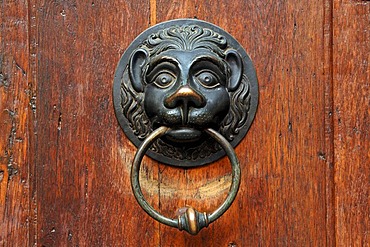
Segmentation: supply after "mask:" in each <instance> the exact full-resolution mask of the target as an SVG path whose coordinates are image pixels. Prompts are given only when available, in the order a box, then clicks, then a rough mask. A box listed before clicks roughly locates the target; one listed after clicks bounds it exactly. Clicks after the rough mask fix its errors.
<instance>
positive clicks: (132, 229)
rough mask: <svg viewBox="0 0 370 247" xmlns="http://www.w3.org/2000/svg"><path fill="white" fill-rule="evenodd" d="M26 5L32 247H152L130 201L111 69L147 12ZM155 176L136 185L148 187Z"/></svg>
mask: <svg viewBox="0 0 370 247" xmlns="http://www.w3.org/2000/svg"><path fill="white" fill-rule="evenodd" d="M33 2H34V3H33V4H35V5H36V9H37V15H36V25H37V30H38V33H37V37H38V40H37V43H38V49H37V53H38V54H37V56H38V66H37V105H36V111H37V118H38V121H37V133H38V134H37V139H36V152H35V153H36V156H37V157H36V161H35V162H36V167H37V169H36V177H37V205H38V206H37V212H38V213H37V216H38V219H37V227H38V228H37V245H39V246H136V245H137V244H138V243H140V245H142V246H150V245H152V244H153V245H158V241H159V238H158V237H157V228H158V223H156V222H153V221H152V220H151V219H150V218H149V216H147V215H146V214H145V212H144V211H142V210H141V209H139V206H138V205H137V203H136V201H135V199H134V196H133V194H132V192H131V187H130V180H129V171H130V169H129V168H130V164H131V162H132V159H133V155H134V151H135V150H136V149H134V147H133V145H132V144H130V142H129V141H128V140H127V139H126V138H125V137H124V134H123V132H122V130H121V129H120V127H119V125H118V123H117V121H116V118H115V116H114V111H113V104H112V84H113V77H114V72H115V68H116V65H117V63H118V60H119V58H120V56H121V55H122V54H123V52H124V50H125V48H126V47H127V46H128V45H129V44H130V42H131V41H132V40H133V39H134V38H135V37H136V36H137V35H138V34H139V32H140V30H143V29H146V28H147V27H148V25H149V2H148V1H125V0H122V1H88V2H87V1H78V2H77V1H33ZM149 164H150V161H149ZM157 169H158V168H157V166H155V167H153V168H152V170H146V171H143V172H142V176H143V177H145V176H147V177H152V176H153V175H152V174H154V175H155V174H157V173H158V172H157ZM153 170H154V171H153ZM155 192H156V193H155V194H154V195H153V199H152V200H153V204H156V201H157V203H158V199H156V198H157V197H156V195H157V191H155ZM149 196H151V195H150V194H149Z"/></svg>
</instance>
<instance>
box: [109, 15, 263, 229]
mask: <svg viewBox="0 0 370 247" xmlns="http://www.w3.org/2000/svg"><path fill="white" fill-rule="evenodd" d="M113 97H114V107H115V112H116V116H117V119H118V121H119V124H120V125H121V127H122V129H123V131H124V132H125V134H126V135H127V136H128V138H129V139H130V140H131V141H132V142H133V143H134V144H135V145H136V146H137V147H138V151H137V153H136V155H135V158H134V161H133V164H132V168H131V185H132V189H133V192H134V195H135V197H136V199H137V201H138V203H139V204H140V206H141V207H142V208H143V209H144V210H145V211H146V212H147V213H148V214H149V215H150V216H152V217H153V218H154V219H156V220H158V221H160V222H161V223H163V224H166V225H169V226H172V227H176V228H178V229H180V230H186V231H187V232H189V233H190V234H197V233H198V232H199V231H200V229H202V228H203V227H207V226H208V224H210V223H212V222H213V221H215V220H216V219H217V218H218V217H220V216H221V215H222V214H223V213H224V212H225V211H226V210H227V209H228V208H229V207H230V205H231V203H232V202H233V200H234V198H235V196H236V194H237V191H238V189H239V183H240V167H239V161H238V159H237V157H236V154H235V151H234V148H233V147H235V146H236V145H237V144H238V143H239V142H240V141H241V139H242V138H243V137H244V136H245V134H246V133H247V131H248V129H249V127H250V125H251V123H252V121H253V118H254V115H255V113H256V109H257V103H258V83H257V77H256V73H255V70H254V67H253V64H252V61H251V60H250V58H249V56H248V55H247V53H246V52H245V51H244V49H243V48H242V47H241V46H240V44H239V43H238V42H237V41H236V40H235V39H234V38H233V37H232V36H231V35H230V34H228V33H226V32H225V31H224V30H222V29H221V28H219V27H217V26H215V25H213V24H210V23H207V22H204V21H199V20H193V19H180V20H173V21H168V22H164V23H160V24H158V25H156V26H153V27H151V28H149V29H147V30H146V31H144V32H143V33H142V34H140V35H139V36H138V37H137V38H136V39H135V40H134V41H133V42H132V43H131V45H130V46H129V47H128V48H127V50H126V51H125V53H124V54H123V56H122V58H121V60H120V62H119V64H118V67H117V70H116V74H115V79H114V88H113ZM145 154H147V155H149V156H150V157H151V158H153V159H155V160H157V161H159V162H162V163H165V164H169V165H173V166H180V167H194V166H200V165H204V164H207V163H211V162H213V161H216V160H217V159H219V158H221V157H223V156H225V154H226V155H227V156H228V157H229V160H230V163H231V167H232V176H233V177H232V183H231V188H230V190H229V193H228V195H227V198H226V200H225V202H224V203H223V204H222V205H221V206H220V207H219V208H218V209H217V210H216V211H214V212H212V213H200V212H198V211H196V210H195V209H193V208H191V207H188V208H187V209H186V211H185V212H184V213H183V214H182V215H180V216H179V217H178V218H175V219H171V218H168V217H166V216H163V215H161V214H160V213H159V212H157V211H156V210H155V209H154V208H153V207H152V206H150V205H149V204H148V202H147V201H146V200H145V198H144V196H143V193H142V192H141V188H140V184H139V169H140V163H141V160H142V158H143V156H144V155H145Z"/></svg>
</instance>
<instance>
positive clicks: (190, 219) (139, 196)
mask: <svg viewBox="0 0 370 247" xmlns="http://www.w3.org/2000/svg"><path fill="white" fill-rule="evenodd" d="M169 130H170V128H168V127H165V126H162V127H159V128H158V129H156V130H154V131H153V132H152V133H151V134H150V135H149V136H148V137H147V138H146V139H145V140H144V141H143V142H142V143H141V145H140V147H139V148H138V150H137V152H136V154H135V158H134V161H133V164H132V167H131V187H132V190H133V192H134V195H135V198H136V200H137V202H138V203H139V205H140V206H141V208H142V209H144V211H145V212H146V213H147V214H149V215H150V216H151V217H152V218H154V219H155V220H157V221H159V222H161V223H163V224H165V225H168V226H171V227H175V228H178V229H179V230H185V231H187V232H188V233H190V234H192V235H196V234H197V233H198V232H199V231H200V230H201V229H202V228H204V227H207V226H208V225H209V224H210V223H212V222H213V221H215V220H217V219H218V218H219V217H220V216H221V215H223V214H224V213H225V211H226V210H227V209H228V208H229V207H230V206H231V204H232V202H233V201H234V199H235V197H236V194H237V193H238V190H239V185H240V166H239V161H238V158H237V156H236V154H235V151H234V149H233V147H232V146H231V144H230V143H229V142H228V141H227V140H226V139H225V138H224V137H223V136H222V135H221V134H219V133H218V132H217V131H215V130H213V129H211V128H208V129H205V132H207V133H208V134H209V135H210V136H211V137H212V138H214V139H215V140H216V141H217V142H218V143H219V144H220V145H221V146H222V148H223V149H224V150H225V152H226V154H227V155H228V157H229V160H230V163H231V168H232V183H231V187H230V190H229V193H228V195H227V197H226V199H225V201H224V202H223V203H222V204H221V206H219V207H218V208H217V209H216V210H215V211H213V212H212V213H210V214H208V213H206V212H204V213H200V212H198V211H196V210H195V209H193V208H192V207H189V208H187V209H186V211H185V213H183V214H181V215H180V216H179V217H178V218H177V219H171V218H168V217H166V216H163V215H161V214H160V213H158V212H157V211H156V210H155V209H154V208H153V207H152V206H151V205H149V203H148V202H147V201H146V200H145V198H144V195H143V193H142V191H141V187H140V183H139V170H140V164H141V161H142V159H143V157H144V155H145V153H146V151H147V150H148V148H149V147H150V146H151V145H152V144H153V142H154V141H155V140H157V139H158V138H160V137H161V136H163V135H165V134H166V133H167V131H169Z"/></svg>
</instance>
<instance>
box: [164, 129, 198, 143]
mask: <svg viewBox="0 0 370 247" xmlns="http://www.w3.org/2000/svg"><path fill="white" fill-rule="evenodd" d="M201 136H202V131H200V130H198V129H194V128H192V127H183V126H181V127H175V128H171V129H170V130H168V131H167V133H166V135H165V139H167V140H169V141H171V142H174V143H189V142H195V141H198V140H199V139H200V138H201Z"/></svg>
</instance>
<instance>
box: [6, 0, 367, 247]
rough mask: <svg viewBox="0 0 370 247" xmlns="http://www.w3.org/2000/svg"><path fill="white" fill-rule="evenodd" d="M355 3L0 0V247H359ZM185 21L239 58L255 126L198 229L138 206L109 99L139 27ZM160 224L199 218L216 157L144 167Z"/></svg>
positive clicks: (363, 218)
mask: <svg viewBox="0 0 370 247" xmlns="http://www.w3.org/2000/svg"><path fill="white" fill-rule="evenodd" d="M369 10H370V4H369V2H368V1H363V0H315V1H303V0H301V1H297V0H285V1H283V0H279V1H260V0H253V1H246V0H233V1H227V0H219V1H206V0H194V1H188V0H184V1H179V0H171V1H169V0H142V1H135V0H117V1H101V0H91V1H76V0H55V1H50V0H40V1H36V0H28V1H26V0H19V1H15V0H1V1H0V13H1V14H0V19H1V24H0V40H1V42H0V244H1V245H2V246H34V245H35V246H225V247H226V246H369V245H370V234H369V231H370V227H369V225H370V210H369V208H370V207H369V203H370V199H369V188H370V184H369V183H370V182H369V181H370V177H369V176H370V171H369V170H370V153H369V150H370V130H369V129H370V116H369V113H370V112H369V109H370V92H369V84H370V83H369V65H368V64H369V54H370V47H369V46H370V39H369V29H368V28H369V22H370V21H369V18H370V14H369ZM184 17H186V18H199V19H202V20H206V21H209V22H212V23H214V24H216V25H218V26H220V27H222V28H223V29H225V30H226V31H228V32H229V33H231V34H232V35H233V36H234V37H235V38H236V39H237V40H238V41H239V42H240V43H241V44H242V46H243V47H244V48H245V49H246V50H247V52H248V53H249V54H250V56H251V58H252V60H253V61H254V64H255V67H256V70H257V75H258V78H259V85H260V89H259V92H260V102H259V108H258V112H257V115H256V119H255V121H254V123H253V124H252V127H251V129H250V131H249V133H248V134H247V136H246V138H245V139H244V140H243V141H242V142H241V144H240V145H239V146H238V147H237V148H236V151H237V154H238V156H239V158H240V160H241V168H242V182H241V188H240V191H239V194H238V196H237V198H236V201H235V202H234V204H233V205H232V207H231V208H230V209H229V210H228V211H227V213H226V214H225V215H223V216H222V217H221V218H220V219H219V220H217V221H216V222H215V223H213V224H212V225H211V226H209V227H208V228H206V229H203V230H202V231H201V232H200V233H199V234H198V235H197V236H191V235H189V234H187V233H185V232H180V231H178V230H176V229H171V228H169V227H167V226H163V225H161V224H159V223H157V222H156V221H154V220H153V219H151V218H150V217H149V216H147V215H146V213H145V212H144V211H143V210H142V209H141V208H139V206H138V204H137V203H136V201H135V199H134V196H133V194H132V192H131V188H130V180H129V169H130V163H131V162H132V159H133V155H134V152H135V150H136V148H135V147H134V146H133V145H132V144H131V143H130V142H129V141H128V139H127V138H126V137H125V135H124V134H123V132H122V130H121V129H120V127H119V125H118V123H117V121H116V118H115V115H114V110H113V105H112V85H113V76H114V72H115V67H116V64H117V62H118V60H119V58H120V56H121V55H122V53H123V52H124V50H125V48H126V47H127V46H128V45H129V44H130V42H131V41H132V40H133V39H134V38H135V37H136V36H137V35H138V34H139V33H140V32H142V31H143V30H145V29H146V28H148V27H149V26H151V25H153V24H155V23H158V22H162V21H165V20H169V19H174V18H184ZM143 163H144V165H143V166H144V167H143V169H142V171H141V183H142V186H143V190H144V193H145V195H146V196H147V198H149V201H150V203H151V204H152V205H154V206H155V207H156V208H157V209H158V210H160V211H161V212H162V213H163V214H165V215H169V216H171V215H173V214H174V212H175V211H176V210H177V209H178V208H179V207H182V206H184V205H185V204H189V205H193V206H195V207H197V208H199V209H203V210H212V209H214V208H216V207H217V205H219V204H220V203H221V202H222V201H223V199H224V198H225V195H226V193H227V190H228V187H229V185H230V178H231V176H230V172H231V171H230V168H229V164H228V160H227V159H222V160H220V161H219V162H216V163H215V164H212V165H209V166H205V167H201V168H196V169H187V170H184V169H180V168H173V167H169V166H164V165H161V164H158V163H157V162H155V161H153V160H151V159H149V158H145V159H144V162H143Z"/></svg>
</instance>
